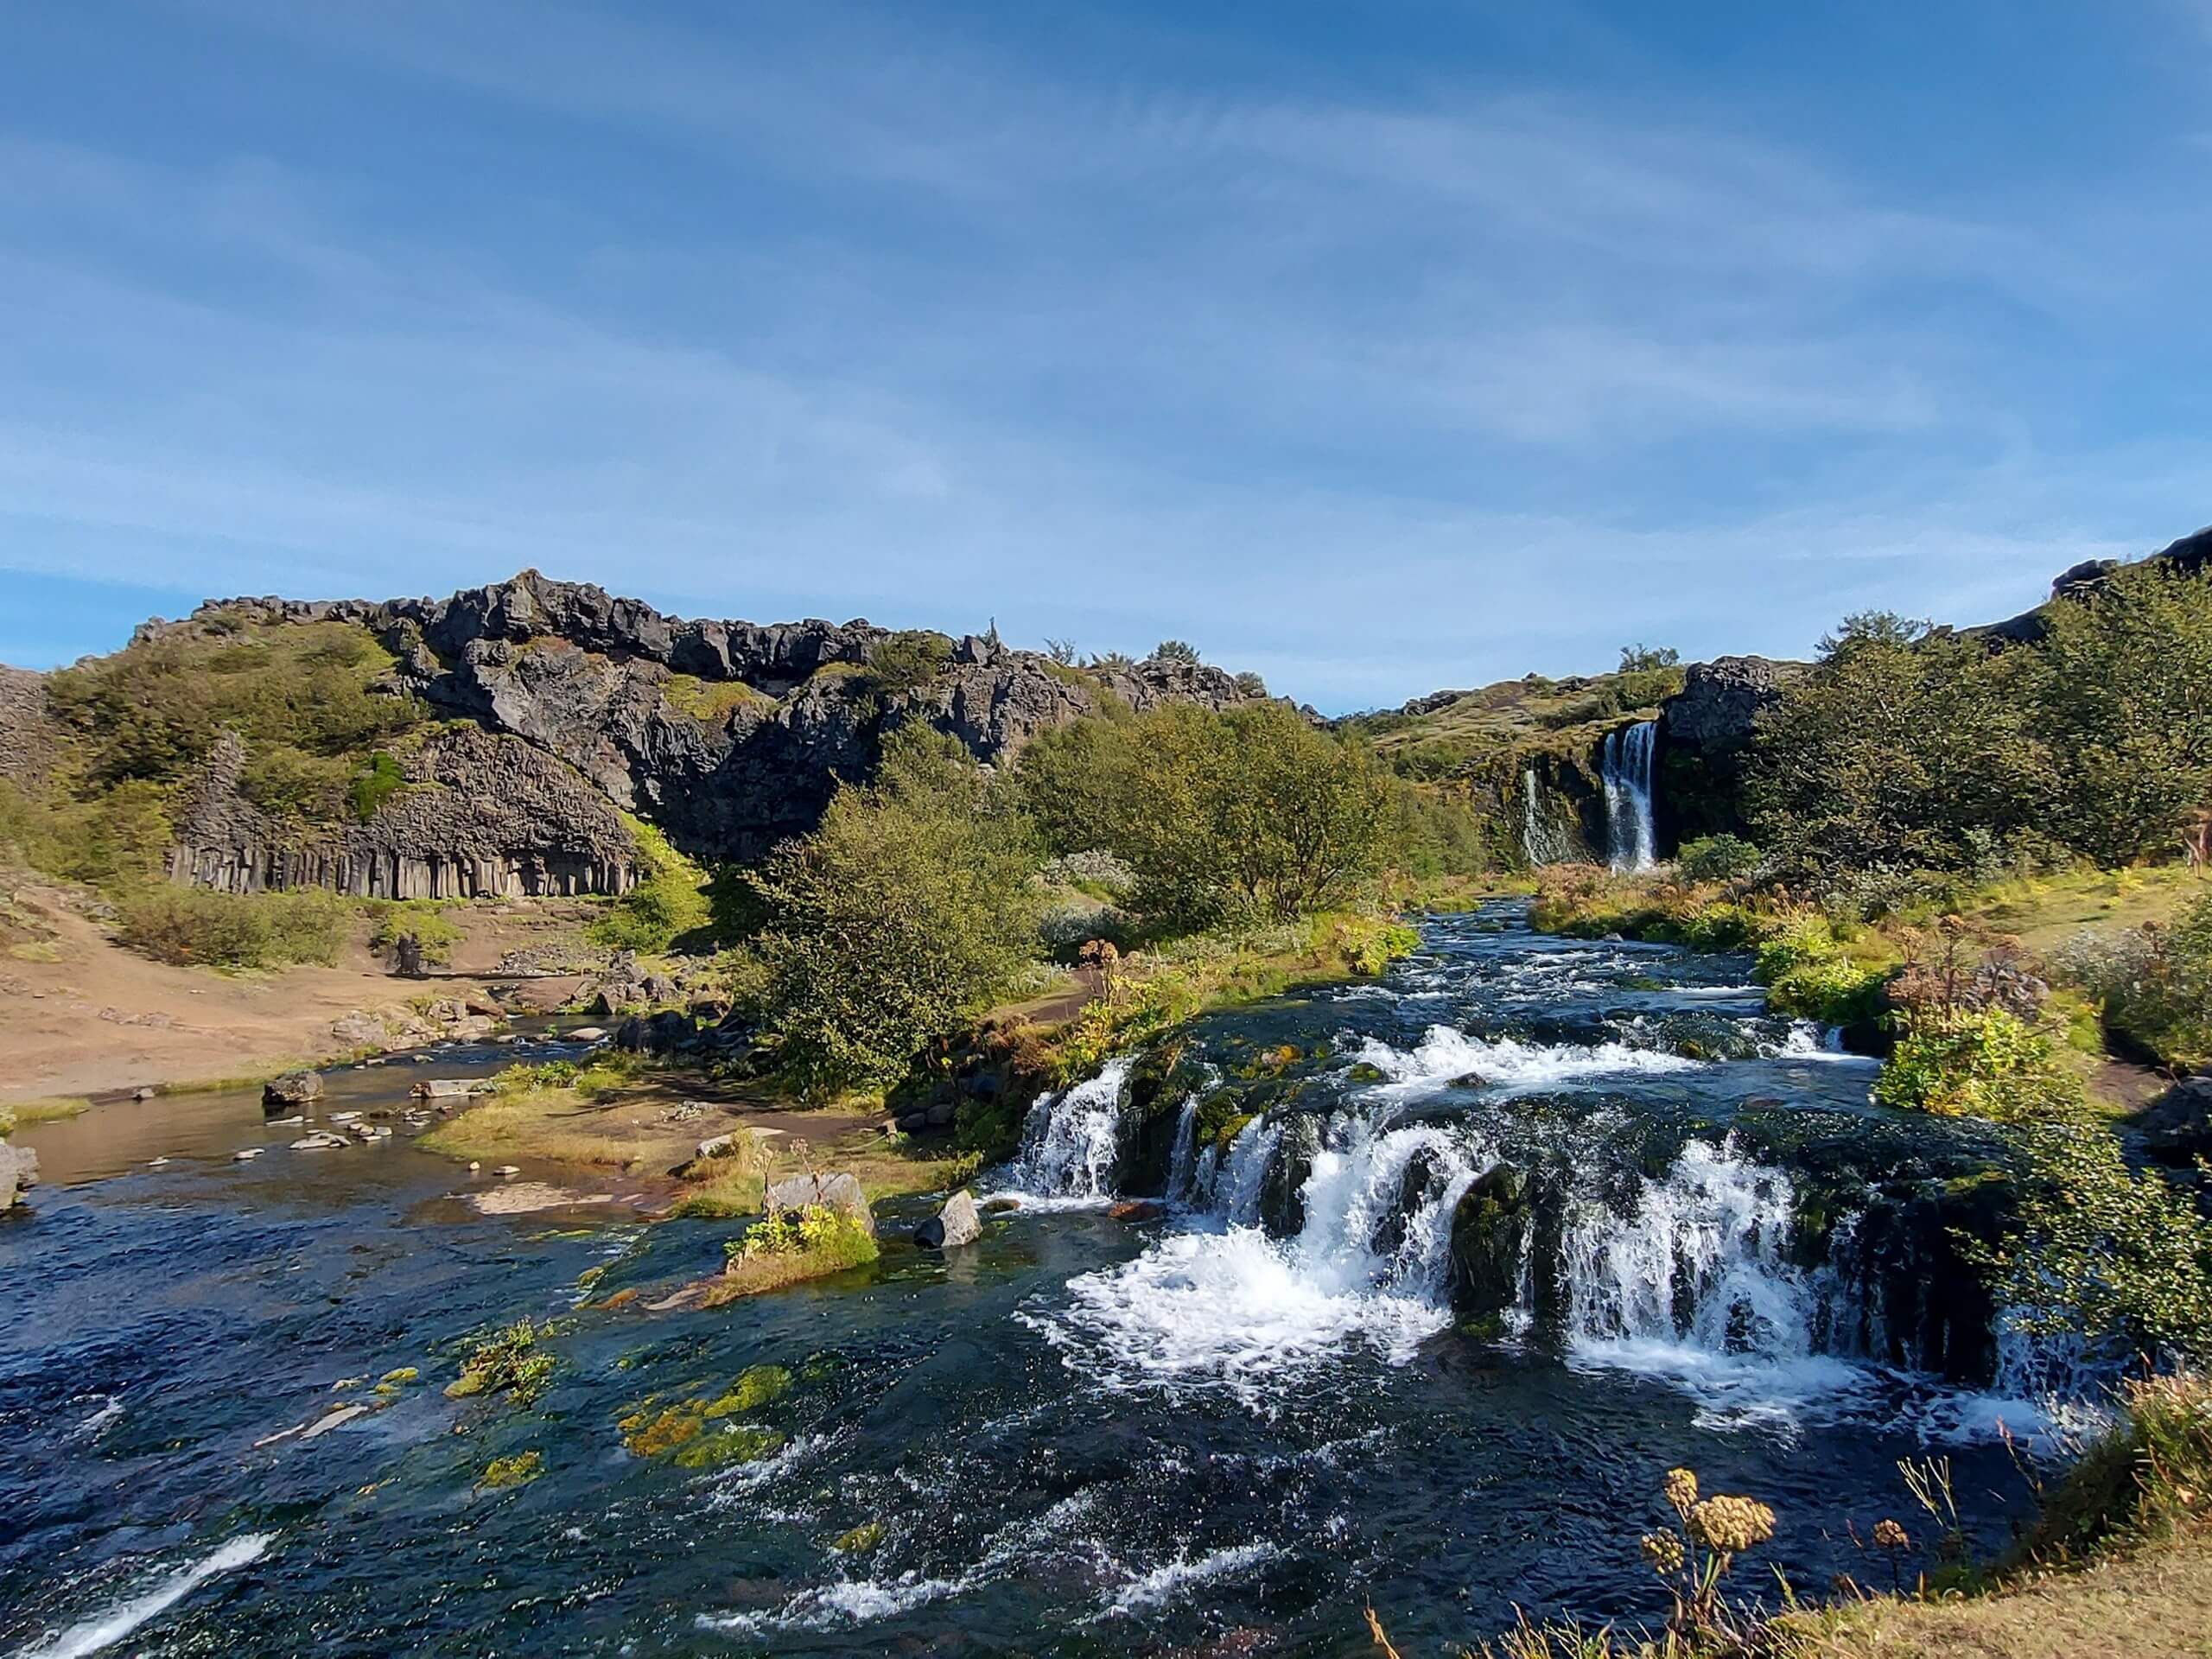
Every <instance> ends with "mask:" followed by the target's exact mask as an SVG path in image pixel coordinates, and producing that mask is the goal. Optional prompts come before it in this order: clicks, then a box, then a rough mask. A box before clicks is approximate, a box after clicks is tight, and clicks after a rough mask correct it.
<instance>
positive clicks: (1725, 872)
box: [1675, 835, 1762, 881]
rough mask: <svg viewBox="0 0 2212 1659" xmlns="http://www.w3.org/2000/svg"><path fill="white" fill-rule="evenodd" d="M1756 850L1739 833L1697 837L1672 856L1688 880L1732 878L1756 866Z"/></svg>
mask: <svg viewBox="0 0 2212 1659" xmlns="http://www.w3.org/2000/svg"><path fill="white" fill-rule="evenodd" d="M1761 856H1762V855H1761V854H1760V852H1759V849H1758V848H1756V847H1754V846H1752V845H1751V842H1748V841H1745V839H1744V838H1743V837H1742V836H1729V835H1720V836H1699V837H1698V838H1697V839H1696V840H1694V841H1686V842H1683V843H1682V845H1681V851H1679V852H1678V853H1676V854H1675V868H1677V869H1679V870H1680V871H1681V873H1682V877H1683V879H1684V880H1688V881H1734V880H1740V879H1741V878H1743V877H1745V876H1747V875H1750V874H1751V873H1752V872H1754V871H1755V870H1757V869H1758V868H1759V864H1760V862H1761Z"/></svg>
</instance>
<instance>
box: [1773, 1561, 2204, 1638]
mask: <svg viewBox="0 0 2212 1659" xmlns="http://www.w3.org/2000/svg"><path fill="white" fill-rule="evenodd" d="M1788 1628H1789V1634H1790V1636H1791V1637H1793V1638H1794V1645H1793V1647H1792V1649H1791V1651H1792V1652H1793V1653H1795V1654H1802V1655H1804V1656H1806V1659H1813V1656H1819V1659H1831V1656H1833V1659H1861V1656H1868V1659H1871V1656H1880V1659H2079V1656H2088V1655H2093V1654H2126V1655H2129V1656H2132V1659H2183V1656H2197V1659H2202V1656H2212V1538H2207V1537H2206V1536H2204V1535H2201V1534H2200V1535H2196V1536H2193V1537H2190V1538H2188V1539H2186V1540H2183V1541H2178V1542H2176V1543H2172V1544H2169V1545H2165V1546H2162V1547H2159V1548H2146V1549H2143V1550H2139V1551H2136V1552H2134V1553H2133V1554H2122V1555H2116V1556H2113V1557H2111V1558H2109V1559H2107V1560H2101V1561H2099V1562H2098V1563H2096V1564H2095V1565H2094V1566H2092V1567H2088V1568H2087V1569H2085V1570H2083V1571H2082V1572H2079V1573H2051V1574H2048V1575H2045V1576H2043V1577H2039V1578H2037V1579H2033V1580H2029V1581H2027V1582H2024V1583H2023V1584H2021V1585H2019V1586H2016V1587H2014V1588H2013V1589H2012V1590H2010V1591H2007V1592H2005V1593H2004V1594H2001V1595H1994V1596H1975V1597H1964V1598H1961V1599H1955V1600H1951V1601H1936V1602H1904V1601H1897V1600H1892V1599H1889V1598H1886V1597H1878V1598H1876V1599H1872V1600H1869V1601H1864V1602H1856V1603H1852V1604H1848V1605H1844V1606H1841V1607H1836V1608H1831V1609H1828V1610H1826V1611H1822V1612H1820V1613H1814V1614H1802V1615H1799V1616H1797V1617H1796V1618H1793V1619H1791V1620H1789V1622H1788Z"/></svg>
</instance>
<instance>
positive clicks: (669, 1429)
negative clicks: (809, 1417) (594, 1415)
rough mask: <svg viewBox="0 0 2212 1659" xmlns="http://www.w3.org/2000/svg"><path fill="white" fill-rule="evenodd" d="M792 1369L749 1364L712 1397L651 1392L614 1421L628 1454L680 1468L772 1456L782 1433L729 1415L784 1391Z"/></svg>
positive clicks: (781, 1442) (712, 1466)
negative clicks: (668, 1397) (676, 1397)
mask: <svg viewBox="0 0 2212 1659" xmlns="http://www.w3.org/2000/svg"><path fill="white" fill-rule="evenodd" d="M790 1388H791V1373H790V1372H789V1371H787V1370H785V1369H784V1368H783V1367H782V1366H780V1365H754V1366H750V1367H748V1368H747V1370H744V1371H743V1372H741V1374H740V1375H739V1376H738V1377H737V1379H736V1380H735V1381H734V1383H731V1384H730V1386H729V1387H728V1389H725V1390H724V1391H723V1392H722V1393H721V1394H719V1395H713V1396H711V1397H709V1396H706V1395H699V1396H695V1397H693V1398H690V1399H684V1400H677V1401H674V1402H668V1403H663V1401H664V1396H662V1395H649V1396H647V1397H646V1398H645V1399H644V1400H642V1401H640V1402H639V1403H638V1404H637V1405H636V1406H635V1407H633V1408H632V1409H631V1410H629V1411H628V1412H626V1413H625V1414H623V1416H622V1418H621V1420H620V1422H619V1423H618V1424H617V1426H616V1427H617V1428H618V1431H619V1432H620V1434H621V1436H622V1445H623V1448H624V1449H625V1450H626V1451H627V1452H629V1453H630V1455H631V1456H632V1457H637V1458H650V1459H663V1460H665V1461H668V1462H671V1463H674V1464H675V1465H677V1467H679V1468H683V1469H716V1468H721V1467H722V1466H724V1465H728V1464H733V1463H755V1462H758V1461H759V1460H760V1459H762V1458H766V1457H772V1456H773V1455H774V1454H775V1453H776V1452H779V1451H781V1450H782V1449H783V1446H784V1443H785V1436H784V1434H783V1433H782V1432H781V1431H780V1430H779V1429H775V1428H772V1427H767V1426H766V1425H764V1424H760V1423H741V1422H734V1421H728V1420H729V1419H731V1418H733V1417H735V1416H737V1415H739V1414H741V1413H744V1412H750V1411H757V1410H759V1409H760V1408H761V1407H762V1406H765V1405H768V1404H770V1403H772V1402H774V1401H776V1400H778V1399H779V1398H781V1397H782V1396H783V1395H784V1394H785V1393H786V1392H788V1391H789V1389H790Z"/></svg>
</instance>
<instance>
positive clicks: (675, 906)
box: [584, 818, 713, 957]
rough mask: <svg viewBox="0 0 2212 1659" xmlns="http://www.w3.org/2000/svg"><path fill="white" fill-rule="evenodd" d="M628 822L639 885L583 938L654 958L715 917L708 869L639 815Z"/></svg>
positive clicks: (594, 923)
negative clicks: (676, 846)
mask: <svg viewBox="0 0 2212 1659" xmlns="http://www.w3.org/2000/svg"><path fill="white" fill-rule="evenodd" d="M626 822H627V823H629V826H630V835H631V837H632V840H633V841H634V842H636V844H637V849H638V867H639V871H640V874H639V878H638V882H637V885H636V886H635V887H632V888H631V889H630V891H629V892H627V893H624V894H623V895H622V896H621V897H620V899H615V900H614V901H613V903H612V904H611V905H609V906H607V909H606V910H605V911H604V912H601V914H600V915H599V916H597V917H595V918H593V920H592V923H591V925H589V926H588V927H587V928H586V929H585V930H584V937H585V938H588V939H589V940H590V941H591V942H592V943H593V944H596V945H601V946H603V947H604V948H606V949H607V950H635V951H637V952H639V954H640V955H643V956H649V957H657V956H660V955H663V954H664V953H665V952H666V951H667V950H668V949H669V947H670V946H671V945H673V944H675V943H676V942H677V940H678V939H680V938H683V936H684V935H686V934H688V933H695V932H696V931H699V930H700V929H702V928H704V927H706V926H707V925H709V923H710V922H711V921H712V920H713V906H711V905H710V904H709V900H708V897H707V891H706V889H707V874H706V872H705V871H704V870H702V869H701V868H699V867H698V866H697V865H696V864H694V863H693V862H692V861H690V859H688V858H686V857H684V856H683V854H681V853H679V852H677V850H676V849H675V848H674V847H672V846H671V845H670V844H669V841H668V837H667V836H664V835H663V834H661V832H660V831H659V830H658V829H655V828H654V827H653V826H652V824H650V823H645V821H644V820H642V819H639V818H628V819H627V820H626Z"/></svg>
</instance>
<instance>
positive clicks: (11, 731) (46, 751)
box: [0, 666, 56, 787]
mask: <svg viewBox="0 0 2212 1659" xmlns="http://www.w3.org/2000/svg"><path fill="white" fill-rule="evenodd" d="M55 741H56V736H55V733H54V729H53V722H52V721H49V720H48V718H47V714H46V678H45V677H44V676H43V675H40V674H33V673H31V672H30V671H28V670H26V669H21V668H8V667H5V666H0V778H4V779H7V780H8V781H9V782H10V783H13V784H22V785H27V786H33V787H35V785H38V784H39V783H40V782H41V780H42V779H44V778H45V776H46V773H47V769H48V766H51V765H52V763H53V758H54V744H55Z"/></svg>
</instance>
